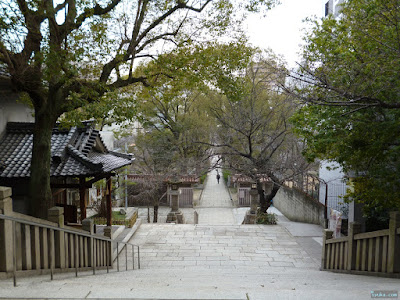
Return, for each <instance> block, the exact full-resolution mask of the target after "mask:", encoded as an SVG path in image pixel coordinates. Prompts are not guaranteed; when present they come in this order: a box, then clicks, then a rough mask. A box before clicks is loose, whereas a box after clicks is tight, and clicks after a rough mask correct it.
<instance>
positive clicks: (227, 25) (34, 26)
mask: <svg viewBox="0 0 400 300" xmlns="http://www.w3.org/2000/svg"><path fill="white" fill-rule="evenodd" d="M276 2H277V1H275V0H249V1H245V2H237V1H226V0H205V1H196V0H187V1H184V0H178V1H150V0H137V1H123V0H99V1H94V2H93V1H76V0H65V1H60V2H55V1H47V0H46V1H45V0H41V1H38V0H7V1H2V2H1V3H0V61H1V62H2V63H3V64H5V66H6V68H7V71H8V72H9V74H10V76H11V79H12V83H13V85H14V87H15V88H16V89H17V90H18V91H19V92H23V93H25V95H26V98H28V99H29V101H31V102H32V105H33V107H34V109H35V131H34V139H33V152H32V163H31V184H30V189H31V197H32V208H33V211H32V213H33V214H34V215H36V216H42V217H45V214H46V209H47V205H48V202H49V199H50V198H51V190H50V178H49V168H50V138H51V130H52V128H53V126H54V124H55V122H56V121H57V119H58V118H59V117H60V116H61V115H62V114H63V113H65V112H68V111H71V110H74V109H76V108H80V107H82V106H85V105H87V104H89V103H96V102H101V101H102V100H104V98H103V96H104V95H106V94H107V93H108V92H112V91H115V90H117V89H119V88H122V87H125V86H128V85H131V84H136V83H141V84H143V85H148V84H149V83H148V79H149V78H150V77H152V76H157V75H161V74H147V75H146V76H144V75H138V74H137V73H136V72H135V69H136V67H137V64H138V60H141V59H156V58H157V56H158V55H159V54H162V53H165V52H168V51H170V50H172V49H174V48H177V47H178V48H179V47H181V46H185V45H187V44H196V43H201V42H204V41H207V40H210V39H214V38H219V37H222V36H230V37H232V38H238V37H240V36H242V32H241V30H240V28H239V27H240V26H239V25H240V22H239V21H240V20H241V19H242V16H243V15H244V14H245V12H249V11H250V12H253V11H260V10H267V9H270V8H271V7H272V6H273V5H274V4H276Z"/></svg>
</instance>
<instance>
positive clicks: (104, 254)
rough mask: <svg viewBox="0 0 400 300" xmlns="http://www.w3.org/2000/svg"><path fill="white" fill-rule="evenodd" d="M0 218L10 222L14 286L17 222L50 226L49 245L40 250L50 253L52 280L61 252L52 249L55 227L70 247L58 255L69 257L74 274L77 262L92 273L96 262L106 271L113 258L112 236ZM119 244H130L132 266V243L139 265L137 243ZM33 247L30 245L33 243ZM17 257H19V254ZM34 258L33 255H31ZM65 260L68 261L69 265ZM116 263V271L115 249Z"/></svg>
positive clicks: (43, 266) (40, 226)
mask: <svg viewBox="0 0 400 300" xmlns="http://www.w3.org/2000/svg"><path fill="white" fill-rule="evenodd" d="M0 220H4V221H11V222H12V264H13V280H14V286H16V285H17V251H18V247H17V240H18V239H17V223H19V224H24V225H29V226H35V227H38V229H41V230H49V234H48V235H46V236H47V237H46V238H48V243H49V247H48V249H46V251H43V252H46V253H48V255H49V262H48V266H49V267H50V279H51V280H53V279H54V269H55V257H56V254H60V253H56V249H55V248H56V247H55V234H54V233H55V232H57V231H58V232H60V236H62V235H61V234H63V237H64V242H65V243H66V248H68V247H69V249H66V250H67V251H66V253H65V257H61V258H59V259H64V262H65V259H66V260H67V261H68V259H70V260H69V261H68V262H69V263H70V264H71V265H74V267H75V276H76V277H77V276H78V269H79V267H78V266H79V265H81V268H83V266H82V265H83V264H86V265H87V266H88V267H89V268H90V267H91V268H92V270H93V275H95V274H96V267H97V266H99V267H100V266H101V267H103V269H104V266H106V268H107V273H109V267H110V266H111V267H112V261H113V260H112V240H111V239H110V238H108V237H101V236H95V235H93V234H90V233H85V232H82V231H77V230H73V229H70V228H63V227H57V226H52V225H46V224H41V223H37V222H33V221H28V220H24V219H20V218H16V217H12V216H7V215H4V214H0ZM4 224H5V223H4ZM66 234H69V235H68V236H67V235H66ZM84 238H86V239H87V240H86V242H88V243H86V245H90V246H89V248H90V249H87V246H84V242H85V241H83V239H84ZM80 239H81V240H80ZM41 243H42V242H41ZM68 243H70V244H69V246H68ZM104 243H105V244H104ZM78 244H79V245H80V246H81V248H79V247H78ZM118 244H126V245H131V246H132V249H133V251H132V258H133V269H134V268H135V265H134V261H135V260H134V255H135V251H134V247H137V256H138V259H137V260H138V268H139V269H140V249H139V246H137V245H133V244H129V243H121V242H117V248H118ZM73 245H75V251H73V250H72V249H73ZM32 247H33V245H32ZM41 247H42V246H41ZM83 248H84V249H83ZM64 250H65V249H64ZM68 250H69V255H70V257H69V258H68V257H67V256H68V254H67V253H68ZM85 250H88V252H86V253H85V252H84V251H85ZM29 251H31V249H29ZM32 252H33V251H32ZM89 254H90V261H89V259H88V257H89V256H88V255H89ZM4 255H5V254H4ZM40 255H41V256H45V254H40ZM84 256H86V257H84ZM20 259H21V260H22V257H21V258H20ZM33 259H35V258H33ZM36 259H39V261H41V259H43V258H42V257H40V258H36ZM84 260H85V262H84V263H82V262H83V261H84ZM68 262H67V265H68ZM45 265H47V264H44V263H40V267H39V268H36V269H47V267H46V266H45ZM117 267H118V271H119V253H118V252H117ZM66 268H68V266H66ZM60 269H61V268H60ZM86 270H87V268H85V271H86Z"/></svg>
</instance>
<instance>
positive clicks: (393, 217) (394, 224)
mask: <svg viewBox="0 0 400 300" xmlns="http://www.w3.org/2000/svg"><path fill="white" fill-rule="evenodd" d="M399 227H400V212H398V211H392V212H390V221H389V243H388V273H398V272H400V236H399V235H398V234H397V229H398V228H399Z"/></svg>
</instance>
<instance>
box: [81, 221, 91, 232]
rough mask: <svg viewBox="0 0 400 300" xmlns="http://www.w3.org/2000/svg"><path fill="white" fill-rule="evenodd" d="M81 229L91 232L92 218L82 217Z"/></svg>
mask: <svg viewBox="0 0 400 300" xmlns="http://www.w3.org/2000/svg"><path fill="white" fill-rule="evenodd" d="M82 230H85V231H88V232H90V234H93V220H92V219H84V220H83V221H82Z"/></svg>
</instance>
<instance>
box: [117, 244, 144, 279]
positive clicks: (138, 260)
mask: <svg viewBox="0 0 400 300" xmlns="http://www.w3.org/2000/svg"><path fill="white" fill-rule="evenodd" d="M116 243H117V257H116V258H115V260H117V271H118V272H119V245H120V244H123V245H125V246H122V249H123V248H124V247H125V269H126V271H128V246H131V247H132V270H135V247H136V248H137V262H138V269H140V248H139V246H138V245H134V244H131V243H125V242H116ZM121 252H122V250H121Z"/></svg>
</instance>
